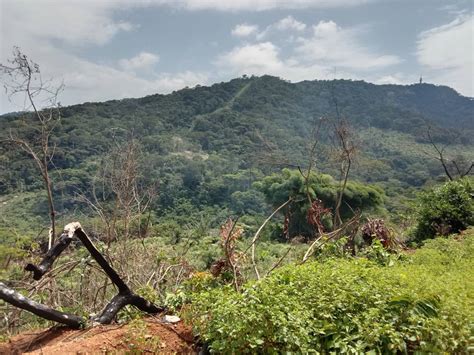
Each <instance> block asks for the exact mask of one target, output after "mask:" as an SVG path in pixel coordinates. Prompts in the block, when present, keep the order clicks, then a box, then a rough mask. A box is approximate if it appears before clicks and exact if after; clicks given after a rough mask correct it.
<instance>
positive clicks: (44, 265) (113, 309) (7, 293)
mask: <svg viewBox="0 0 474 355" xmlns="http://www.w3.org/2000/svg"><path fill="white" fill-rule="evenodd" d="M74 237H77V238H78V239H79V240H80V241H81V242H82V244H83V245H84V246H85V247H86V249H87V250H88V251H89V253H90V254H91V256H92V257H93V258H94V260H95V261H96V262H97V263H98V264H99V266H100V267H101V268H102V270H104V272H105V273H106V274H107V276H108V277H109V279H110V280H111V281H112V282H113V283H114V285H115V286H116V287H117V288H118V291H119V292H118V294H117V295H116V296H114V298H112V300H111V301H110V302H109V303H108V304H107V305H106V306H105V308H104V309H103V311H102V312H101V314H100V315H99V316H97V317H94V318H93V319H92V321H94V322H97V323H100V324H109V323H111V322H112V321H113V319H114V318H115V316H116V315H117V313H118V312H119V311H120V310H121V309H122V308H123V307H125V306H126V305H129V304H130V305H133V306H135V307H137V308H138V309H140V310H141V311H144V312H147V313H159V312H162V311H164V310H165V308H163V307H158V306H156V305H154V304H153V303H151V302H149V301H147V300H146V299H144V298H143V297H141V296H139V295H137V294H135V293H133V292H132V290H130V288H129V287H128V286H127V284H126V283H125V282H124V281H123V280H122V279H121V278H120V276H119V275H118V273H117V272H116V271H115V270H114V269H113V268H112V266H110V264H109V263H108V262H107V260H106V259H105V258H104V256H103V255H102V254H101V253H100V251H99V250H98V249H97V248H96V247H95V246H94V244H93V243H92V241H91V240H90V239H89V237H88V236H87V234H86V233H85V232H84V231H83V229H82V227H81V224H80V223H79V222H73V223H69V224H68V225H66V226H65V227H64V232H63V233H62V234H61V236H60V238H59V239H58V242H57V243H56V244H55V245H54V246H53V247H52V248H51V249H50V250H49V251H48V252H47V253H46V255H45V257H44V258H43V260H42V261H41V262H40V264H39V265H38V266H36V265H33V264H28V265H27V266H26V267H25V269H26V270H27V271H31V272H33V278H34V279H35V280H39V279H41V278H42V277H43V275H44V274H45V273H46V272H48V271H49V270H50V269H51V267H52V265H53V263H54V261H55V260H56V259H57V258H58V257H59V256H60V254H61V253H62V252H63V251H64V250H65V249H66V248H67V246H68V245H69V244H70V243H71V241H72V239H73V238H74ZM0 298H1V299H3V300H4V301H5V302H8V303H10V304H12V305H14V306H16V307H19V308H22V309H26V310H28V311H30V312H32V313H34V314H36V315H38V316H40V317H43V318H45V319H49V320H54V321H56V322H60V323H64V324H67V325H70V326H71V327H76V328H77V327H80V326H81V325H82V324H84V320H83V319H82V318H80V317H77V316H74V315H69V314H65V313H62V312H58V311H56V310H54V309H51V308H49V307H47V306H44V305H42V304H39V303H37V302H33V301H31V300H29V299H27V298H25V297H24V296H22V295H20V294H19V293H17V292H15V291H14V290H11V289H9V288H7V287H6V286H5V285H4V284H2V283H0Z"/></svg>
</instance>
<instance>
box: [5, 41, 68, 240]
mask: <svg viewBox="0 0 474 355" xmlns="http://www.w3.org/2000/svg"><path fill="white" fill-rule="evenodd" d="M0 75H1V79H2V82H3V85H4V88H5V92H6V93H7V94H8V97H9V99H10V100H11V99H12V97H13V96H19V95H23V100H24V110H25V111H27V112H26V113H25V115H27V116H30V115H32V116H33V117H34V118H35V122H34V124H33V125H32V127H33V129H34V131H35V135H34V138H32V139H29V138H26V137H21V136H20V134H19V132H13V131H10V132H8V133H7V135H6V136H5V137H2V138H0V143H3V144H4V145H5V144H6V145H14V146H17V147H19V148H20V149H21V150H23V151H24V152H26V153H27V154H28V155H29V156H30V157H31V158H32V159H33V161H34V162H35V165H36V167H37V168H38V170H39V172H40V175H41V178H42V180H43V183H44V187H45V190H46V194H47V201H48V209H49V219H50V231H49V241H48V247H49V248H51V245H53V244H54V239H55V235H56V228H55V224H56V211H55V208H54V199H53V189H52V181H51V178H50V175H49V166H50V164H51V163H52V159H53V156H54V151H55V146H54V144H51V142H50V138H51V134H52V132H53V130H54V128H55V127H56V126H57V124H58V123H59V121H60V119H61V112H60V103H59V102H58V101H57V99H58V95H59V93H60V92H61V91H62V90H63V85H62V84H61V85H58V86H55V87H53V86H52V85H51V82H50V81H48V82H43V80H42V77H41V72H40V68H39V65H38V64H36V63H35V62H33V61H32V60H31V59H29V58H28V57H27V56H26V55H25V54H24V53H22V52H21V51H20V49H19V48H18V47H14V49H13V57H12V59H10V60H9V61H8V64H7V65H4V64H0ZM39 101H40V102H42V103H43V105H44V106H45V107H40V104H39ZM28 124H30V122H29V123H28Z"/></svg>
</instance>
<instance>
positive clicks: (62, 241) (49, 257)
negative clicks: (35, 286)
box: [25, 233, 73, 280]
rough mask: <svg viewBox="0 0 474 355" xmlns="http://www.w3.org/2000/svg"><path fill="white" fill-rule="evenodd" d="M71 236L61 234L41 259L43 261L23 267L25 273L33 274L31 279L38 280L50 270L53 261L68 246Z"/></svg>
mask: <svg viewBox="0 0 474 355" xmlns="http://www.w3.org/2000/svg"><path fill="white" fill-rule="evenodd" d="M72 238H73V237H72V236H71V235H69V234H66V233H63V234H61V236H60V237H59V239H58V241H57V243H56V244H54V245H53V246H52V247H51V248H50V249H49V250H48V252H47V253H46V255H45V256H44V257H43V260H41V262H40V263H39V264H38V266H36V265H34V264H27V265H26V266H25V270H26V271H31V272H33V279H35V280H40V279H41V278H42V277H43V275H44V274H45V273H46V272H47V271H48V270H49V269H51V266H53V263H54V261H55V260H56V259H57V258H58V257H59V255H61V253H62V252H63V251H64V249H66V248H67V247H68V246H69V244H71V241H72Z"/></svg>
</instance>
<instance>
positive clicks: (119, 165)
mask: <svg viewBox="0 0 474 355" xmlns="http://www.w3.org/2000/svg"><path fill="white" fill-rule="evenodd" d="M143 171H144V169H143V162H142V160H141V151H140V145H139V143H138V141H137V140H135V139H133V138H131V139H129V140H128V141H127V142H126V143H124V144H120V143H117V144H116V145H115V147H114V148H113V149H112V151H111V152H110V154H109V155H108V156H106V157H105V159H103V161H102V162H101V166H100V167H99V171H98V174H97V176H96V177H95V179H94V181H93V183H92V193H91V194H92V196H91V197H87V195H86V194H85V193H82V194H80V195H79V196H78V199H79V200H80V201H82V202H85V203H86V204H87V205H88V206H89V207H90V208H91V209H92V210H93V211H94V212H95V213H97V214H98V215H99V217H100V219H101V220H102V222H103V224H104V225H105V226H106V240H107V242H108V244H110V243H111V242H112V241H117V240H118V239H119V235H120V237H121V238H122V239H125V240H126V239H128V238H130V237H131V235H132V234H133V233H132V230H131V227H132V224H133V223H135V222H136V223H137V228H138V235H141V234H142V233H143V232H144V230H146V228H147V226H144V227H143V226H142V221H141V219H142V217H143V216H144V214H145V212H146V210H147V209H148V207H149V206H150V204H151V203H152V202H153V200H154V199H155V198H156V195H157V188H156V186H155V185H153V184H146V183H144V181H143V180H144V179H143V178H144V177H143V173H142V172H143Z"/></svg>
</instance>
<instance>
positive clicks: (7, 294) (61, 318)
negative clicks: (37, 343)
mask: <svg viewBox="0 0 474 355" xmlns="http://www.w3.org/2000/svg"><path fill="white" fill-rule="evenodd" d="M0 299H2V300H3V301H5V302H7V303H10V304H11V305H13V306H15V307H18V308H21V309H24V310H27V311H30V312H31V313H33V314H36V315H37V316H39V317H41V318H44V319H47V320H52V321H54V322H58V323H62V324H66V325H68V326H70V327H71V328H82V327H83V326H84V325H85V323H86V320H85V319H83V318H81V317H78V316H76V315H74V314H70V313H64V312H60V311H57V310H55V309H53V308H50V307H48V306H45V305H43V304H41V303H38V302H35V301H32V300H30V299H29V298H27V297H25V296H23V295H22V294H20V293H18V292H16V291H15V290H12V289H11V288H9V287H7V286H6V285H5V284H4V283H2V282H0Z"/></svg>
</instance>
